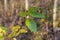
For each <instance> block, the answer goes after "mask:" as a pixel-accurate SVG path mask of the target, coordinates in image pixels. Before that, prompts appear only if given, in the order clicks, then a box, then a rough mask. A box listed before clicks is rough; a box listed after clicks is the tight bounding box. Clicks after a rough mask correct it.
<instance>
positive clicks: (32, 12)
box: [28, 7, 45, 18]
mask: <svg viewBox="0 0 60 40" xmlns="http://www.w3.org/2000/svg"><path fill="white" fill-rule="evenodd" d="M37 10H38V7H31V8H30V9H29V10H28V15H30V16H32V17H36V18H45V15H43V14H41V13H39V12H37Z"/></svg>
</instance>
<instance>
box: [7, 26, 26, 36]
mask: <svg viewBox="0 0 60 40" xmlns="http://www.w3.org/2000/svg"><path fill="white" fill-rule="evenodd" d="M26 32H27V30H26V29H20V26H19V25H16V26H13V28H12V36H13V37H16V36H18V35H19V34H20V33H26ZM10 36H11V34H10V35H9V36H8V37H10Z"/></svg>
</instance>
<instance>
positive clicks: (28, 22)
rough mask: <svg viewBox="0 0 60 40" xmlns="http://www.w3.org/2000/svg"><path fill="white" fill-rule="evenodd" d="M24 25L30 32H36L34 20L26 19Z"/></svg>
mask: <svg viewBox="0 0 60 40" xmlns="http://www.w3.org/2000/svg"><path fill="white" fill-rule="evenodd" d="M25 24H26V26H27V27H28V28H29V29H30V30H31V31H32V32H37V25H36V23H35V21H34V20H32V19H27V20H26V22H25Z"/></svg>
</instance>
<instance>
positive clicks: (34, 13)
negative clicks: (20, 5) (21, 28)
mask: <svg viewBox="0 0 60 40" xmlns="http://www.w3.org/2000/svg"><path fill="white" fill-rule="evenodd" d="M38 9H39V8H38V7H31V8H29V10H28V12H21V13H20V16H22V17H27V15H28V16H32V17H35V18H45V16H44V15H43V14H41V13H39V12H38ZM25 24H26V26H27V27H28V28H29V29H30V30H31V31H33V32H36V31H37V26H36V23H35V21H34V20H32V19H26V22H25Z"/></svg>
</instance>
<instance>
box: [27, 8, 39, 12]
mask: <svg viewBox="0 0 60 40" xmlns="http://www.w3.org/2000/svg"><path fill="white" fill-rule="evenodd" d="M38 9H39V8H38V7H31V8H29V10H28V11H29V12H36V11H37V10H38Z"/></svg>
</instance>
